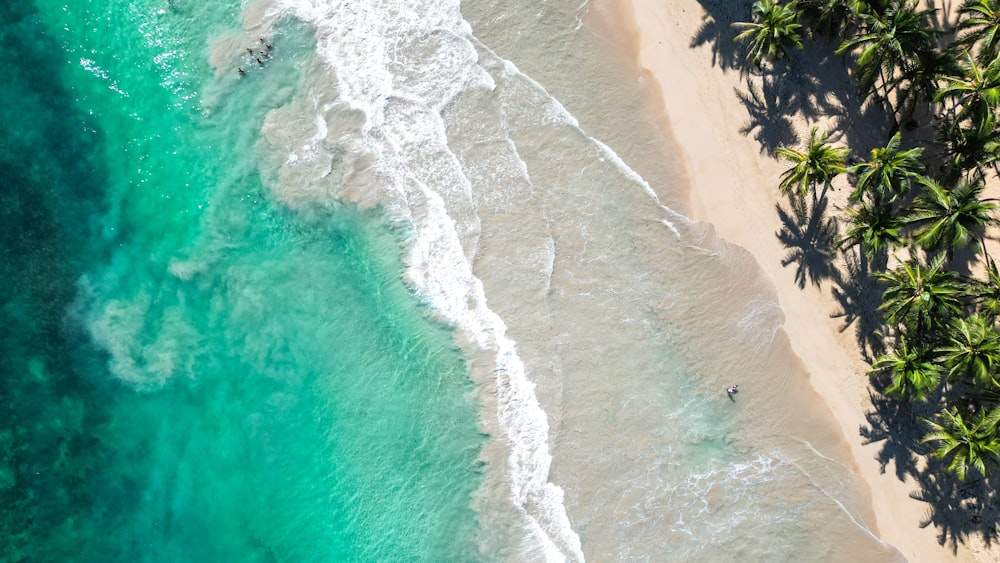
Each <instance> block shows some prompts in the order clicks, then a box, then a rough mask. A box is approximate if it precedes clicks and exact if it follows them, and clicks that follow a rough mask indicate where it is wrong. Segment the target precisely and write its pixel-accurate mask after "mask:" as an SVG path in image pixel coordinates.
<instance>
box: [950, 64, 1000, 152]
mask: <svg viewBox="0 0 1000 563" xmlns="http://www.w3.org/2000/svg"><path fill="white" fill-rule="evenodd" d="M964 58H965V65H964V67H963V68H962V74H961V75H959V76H953V77H951V79H950V80H949V81H948V83H947V84H945V85H944V87H942V88H941V89H940V90H939V91H938V93H937V94H936V95H935V96H934V101H935V102H941V101H944V100H949V99H950V100H953V101H954V103H955V105H954V108H953V109H952V111H953V112H954V113H955V116H954V119H953V120H952V124H953V126H957V125H959V124H961V123H963V122H965V121H968V122H969V123H970V124H971V126H972V127H973V128H974V129H976V131H977V133H978V135H979V136H981V137H982V136H986V135H988V134H989V132H990V131H992V130H993V129H994V126H995V125H996V109H997V104H998V103H1000V58H997V59H994V60H993V61H992V62H990V63H989V64H988V65H987V66H986V67H984V68H980V66H979V65H978V64H976V62H975V61H974V60H972V55H970V54H969V52H968V51H966V52H965V53H964Z"/></svg>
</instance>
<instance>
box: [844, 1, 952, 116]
mask: <svg viewBox="0 0 1000 563" xmlns="http://www.w3.org/2000/svg"><path fill="white" fill-rule="evenodd" d="M916 7H917V0H909V1H900V2H889V3H887V4H885V7H884V9H882V5H881V4H880V5H878V6H876V7H875V8H876V9H859V10H857V18H858V21H859V22H860V23H861V26H862V28H863V33H862V34H861V35H859V36H857V37H853V38H850V39H845V40H844V42H843V43H841V44H840V47H839V48H838V49H837V50H836V53H837V54H838V55H840V54H844V53H849V52H854V51H858V50H860V52H861V54H860V55H858V59H857V62H856V64H855V69H854V76H855V77H856V78H857V80H858V84H859V85H860V86H861V88H862V90H864V91H865V92H872V91H873V90H874V88H875V87H876V80H878V81H880V82H881V84H882V87H883V88H884V90H885V91H884V92H883V97H884V99H888V93H889V90H890V89H891V86H892V84H893V82H894V80H895V78H896V73H897V71H899V72H902V73H903V74H907V73H908V72H910V71H911V69H912V67H913V65H914V63H913V61H914V60H916V59H917V58H918V56H919V54H920V53H924V52H928V51H931V50H933V48H934V31H933V29H932V28H931V25H930V18H929V16H930V14H932V13H933V12H934V10H917V9H916ZM893 113H894V112H893Z"/></svg>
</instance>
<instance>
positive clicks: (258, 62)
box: [257, 57, 264, 65]
mask: <svg viewBox="0 0 1000 563" xmlns="http://www.w3.org/2000/svg"><path fill="white" fill-rule="evenodd" d="M257 64H259V65H263V64H264V61H262V60H260V57H257Z"/></svg>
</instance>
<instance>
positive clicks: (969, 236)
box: [906, 178, 996, 257]
mask: <svg viewBox="0 0 1000 563" xmlns="http://www.w3.org/2000/svg"><path fill="white" fill-rule="evenodd" d="M922 184H923V185H924V188H925V191H924V192H923V193H922V194H920V196H919V197H918V198H917V201H916V204H915V211H914V212H913V213H912V214H911V215H910V216H909V217H908V218H907V219H906V221H907V223H909V224H912V225H917V230H916V231H915V232H914V235H915V238H914V242H916V243H917V244H918V245H920V246H922V247H924V248H926V249H932V250H933V249H938V248H940V247H941V246H943V245H947V249H948V255H949V257H950V256H951V254H952V253H953V252H954V251H955V250H956V249H958V248H962V247H965V246H968V245H969V244H970V243H972V242H974V241H979V240H980V239H981V237H982V235H983V232H984V230H985V229H986V227H987V226H988V225H990V224H992V223H994V222H995V219H994V218H993V215H992V213H993V211H994V210H995V209H996V205H995V204H993V203H989V202H986V201H983V200H981V199H979V196H980V194H981V193H982V191H983V184H980V183H978V182H969V181H965V180H963V181H961V182H959V183H958V185H957V186H955V187H954V188H952V189H950V190H948V189H945V188H943V187H941V185H940V184H938V183H937V182H935V181H934V180H931V179H930V178H924V179H923V180H922Z"/></svg>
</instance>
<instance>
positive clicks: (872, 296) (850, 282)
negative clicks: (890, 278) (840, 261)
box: [830, 248, 887, 364]
mask: <svg viewBox="0 0 1000 563" xmlns="http://www.w3.org/2000/svg"><path fill="white" fill-rule="evenodd" d="M843 257H844V265H843V271H840V270H836V271H835V273H834V276H833V278H834V285H833V287H832V288H831V289H830V292H831V293H832V294H833V298H834V299H836V300H837V304H838V305H839V306H840V310H839V311H837V312H835V313H831V314H830V317H831V318H834V319H838V318H839V319H842V320H843V325H841V327H840V332H844V331H846V330H847V329H848V328H850V327H851V325H854V339H855V341H856V342H857V343H858V348H860V350H861V356H862V358H864V360H865V361H866V362H868V363H869V364H870V363H872V362H873V361H875V358H877V357H878V356H880V355H882V354H884V353H885V345H884V343H883V340H882V329H883V327H884V325H885V323H884V319H883V317H882V313H881V311H879V310H878V307H879V305H881V304H882V292H883V290H884V289H885V287H884V286H883V285H882V284H880V283H879V282H878V280H876V279H875V278H874V277H873V276H872V275H871V273H872V271H873V270H881V269H883V268H884V267H885V263H886V260H887V258H886V255H885V253H884V252H882V253H880V254H879V255H877V256H876V257H875V261H874V263H869V262H868V259H867V258H866V257H865V255H864V254H863V253H862V252H860V251H859V250H858V249H857V248H851V249H848V250H846V251H844V253H843Z"/></svg>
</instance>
